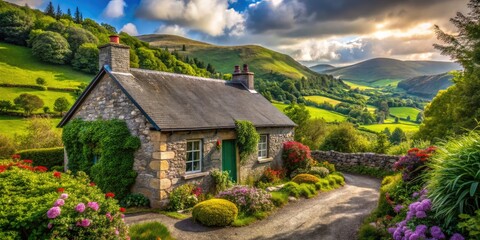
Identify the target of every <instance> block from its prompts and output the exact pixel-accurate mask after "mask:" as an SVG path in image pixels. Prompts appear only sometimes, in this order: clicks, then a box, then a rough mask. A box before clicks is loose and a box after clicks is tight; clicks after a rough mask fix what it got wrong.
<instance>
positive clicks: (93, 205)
mask: <svg viewBox="0 0 480 240" xmlns="http://www.w3.org/2000/svg"><path fill="white" fill-rule="evenodd" d="M87 206H88V207H89V208H91V209H92V210H93V211H98V208H99V207H100V206H98V203H97V202H88V203H87Z"/></svg>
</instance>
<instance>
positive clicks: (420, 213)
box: [415, 211, 427, 218]
mask: <svg viewBox="0 0 480 240" xmlns="http://www.w3.org/2000/svg"><path fill="white" fill-rule="evenodd" d="M415 217H417V218H426V217H427V214H426V213H425V212H424V211H417V212H416V213H415Z"/></svg>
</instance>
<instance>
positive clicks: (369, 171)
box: [340, 165, 394, 179]
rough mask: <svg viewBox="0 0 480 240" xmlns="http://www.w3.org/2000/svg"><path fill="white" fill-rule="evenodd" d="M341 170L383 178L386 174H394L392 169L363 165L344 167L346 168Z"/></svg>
mask: <svg viewBox="0 0 480 240" xmlns="http://www.w3.org/2000/svg"><path fill="white" fill-rule="evenodd" d="M340 170H342V171H345V172H349V173H356V174H361V175H367V176H371V177H376V178H380V179H383V178H384V177H386V176H389V175H392V174H394V172H393V171H392V170H385V169H382V168H376V167H368V166H363V165H357V166H349V167H344V168H341V169H340Z"/></svg>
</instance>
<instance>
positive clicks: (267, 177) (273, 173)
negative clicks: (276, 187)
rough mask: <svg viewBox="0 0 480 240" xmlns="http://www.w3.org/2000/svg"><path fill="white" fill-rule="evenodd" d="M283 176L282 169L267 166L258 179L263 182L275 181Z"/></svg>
mask: <svg viewBox="0 0 480 240" xmlns="http://www.w3.org/2000/svg"><path fill="white" fill-rule="evenodd" d="M284 177H285V170H284V169H280V170H275V169H272V168H270V167H268V168H267V169H265V171H263V173H262V176H261V177H260V179H259V181H260V182H264V183H275V182H278V181H280V180H281V179H282V178H284Z"/></svg>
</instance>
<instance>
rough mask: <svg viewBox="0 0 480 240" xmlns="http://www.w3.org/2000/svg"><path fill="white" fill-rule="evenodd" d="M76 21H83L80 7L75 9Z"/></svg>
mask: <svg viewBox="0 0 480 240" xmlns="http://www.w3.org/2000/svg"><path fill="white" fill-rule="evenodd" d="M73 19H74V21H75V23H81V22H82V18H81V13H80V10H78V7H77V9H75V16H74V17H73Z"/></svg>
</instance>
